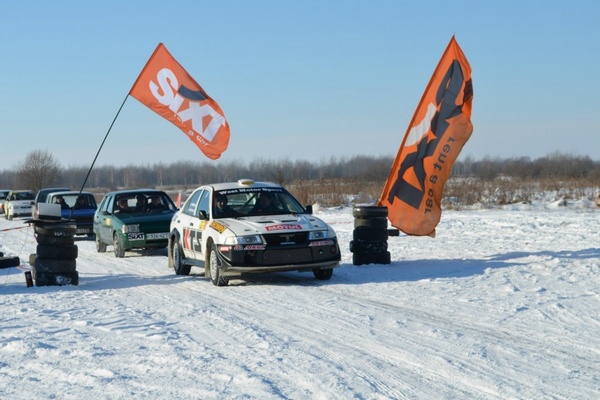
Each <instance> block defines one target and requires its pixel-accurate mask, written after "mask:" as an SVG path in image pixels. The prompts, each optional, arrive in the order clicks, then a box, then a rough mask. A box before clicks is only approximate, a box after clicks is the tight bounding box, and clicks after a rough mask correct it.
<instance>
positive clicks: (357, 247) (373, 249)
mask: <svg viewBox="0 0 600 400" xmlns="http://www.w3.org/2000/svg"><path fill="white" fill-rule="evenodd" d="M387 249H388V243H387V241H381V242H365V241H363V240H351V241H350V252H351V253H362V254H376V253H383V252H384V251H387Z"/></svg>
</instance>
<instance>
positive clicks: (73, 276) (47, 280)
mask: <svg viewBox="0 0 600 400" xmlns="http://www.w3.org/2000/svg"><path fill="white" fill-rule="evenodd" d="M32 275H33V280H34V281H35V286H64V285H75V286H77V285H79V273H78V272H77V271H73V272H66V273H60V274H56V273H53V272H41V271H37V272H36V271H33V274H32Z"/></svg>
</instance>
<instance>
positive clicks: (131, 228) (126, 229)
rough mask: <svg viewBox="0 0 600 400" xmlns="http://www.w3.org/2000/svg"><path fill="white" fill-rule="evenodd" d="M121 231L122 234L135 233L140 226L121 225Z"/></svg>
mask: <svg viewBox="0 0 600 400" xmlns="http://www.w3.org/2000/svg"><path fill="white" fill-rule="evenodd" d="M121 230H122V231H123V233H137V232H139V231H140V226H139V224H132V225H123V228H122V229H121Z"/></svg>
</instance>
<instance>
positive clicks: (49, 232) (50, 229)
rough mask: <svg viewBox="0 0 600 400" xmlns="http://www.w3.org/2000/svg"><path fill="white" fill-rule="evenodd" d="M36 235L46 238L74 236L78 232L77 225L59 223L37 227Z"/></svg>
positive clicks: (35, 228) (35, 229)
mask: <svg viewBox="0 0 600 400" xmlns="http://www.w3.org/2000/svg"><path fill="white" fill-rule="evenodd" d="M34 231H35V233H37V234H38V235H44V236H63V237H64V236H71V237H72V236H74V235H75V232H76V231H77V225H75V224H71V223H57V224H44V225H35V227H34Z"/></svg>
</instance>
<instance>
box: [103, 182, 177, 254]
mask: <svg viewBox="0 0 600 400" xmlns="http://www.w3.org/2000/svg"><path fill="white" fill-rule="evenodd" d="M176 211H177V207H176V206H175V204H174V203H173V200H171V198H170V197H169V196H168V195H167V194H166V193H165V192H163V191H161V190H154V189H136V190H121V191H116V192H110V193H107V194H106V195H105V196H104V198H103V199H102V201H101V202H100V206H99V207H98V210H97V211H96V213H95V215H94V233H95V234H96V250H98V252H99V253H103V252H105V251H106V247H107V246H113V250H114V252H115V256H116V257H124V256H125V251H126V250H133V249H149V248H165V247H167V243H168V238H169V226H170V224H171V218H173V215H174V214H175V212H176Z"/></svg>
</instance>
